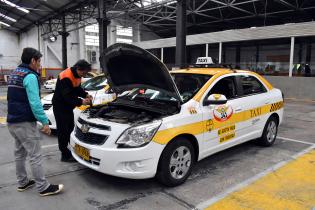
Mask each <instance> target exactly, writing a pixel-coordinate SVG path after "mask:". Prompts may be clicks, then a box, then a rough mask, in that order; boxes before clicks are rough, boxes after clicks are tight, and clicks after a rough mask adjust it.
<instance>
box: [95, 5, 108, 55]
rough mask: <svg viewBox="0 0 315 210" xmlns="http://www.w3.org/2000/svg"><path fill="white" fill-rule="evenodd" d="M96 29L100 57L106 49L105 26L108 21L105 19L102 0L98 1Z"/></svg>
mask: <svg viewBox="0 0 315 210" xmlns="http://www.w3.org/2000/svg"><path fill="white" fill-rule="evenodd" d="M97 9H98V18H97V22H98V28H99V49H100V55H102V54H103V52H104V49H106V48H107V25H108V23H109V21H108V20H107V18H106V12H105V11H106V9H105V4H104V0H98V8H97Z"/></svg>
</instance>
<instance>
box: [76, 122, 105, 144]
mask: <svg viewBox="0 0 315 210" xmlns="http://www.w3.org/2000/svg"><path fill="white" fill-rule="evenodd" d="M75 136H76V137H77V138H78V139H79V140H80V141H82V142H84V143H86V144H94V145H102V144H104V143H105V141H106V140H107V138H108V136H106V135H100V134H95V133H89V132H88V133H83V132H82V131H81V129H79V128H78V126H76V128H75Z"/></svg>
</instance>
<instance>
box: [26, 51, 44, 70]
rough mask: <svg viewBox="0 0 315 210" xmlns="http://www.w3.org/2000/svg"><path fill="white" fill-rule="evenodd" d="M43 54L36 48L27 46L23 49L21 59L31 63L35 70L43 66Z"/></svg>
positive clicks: (28, 63) (30, 65)
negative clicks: (41, 63)
mask: <svg viewBox="0 0 315 210" xmlns="http://www.w3.org/2000/svg"><path fill="white" fill-rule="evenodd" d="M42 56H43V55H42V54H41V53H40V52H39V51H38V50H36V49H34V48H31V47H26V48H24V49H23V52H22V56H21V60H22V62H23V63H25V64H27V65H29V67H30V68H31V69H33V70H35V71H38V70H39V69H40V67H41V65H40V62H41V59H40V58H41V57H42Z"/></svg>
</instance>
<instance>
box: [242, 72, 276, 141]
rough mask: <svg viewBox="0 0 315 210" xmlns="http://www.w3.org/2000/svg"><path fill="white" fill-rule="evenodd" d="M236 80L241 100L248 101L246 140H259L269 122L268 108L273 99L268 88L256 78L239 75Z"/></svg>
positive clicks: (245, 115) (245, 107) (244, 106)
mask: <svg viewBox="0 0 315 210" xmlns="http://www.w3.org/2000/svg"><path fill="white" fill-rule="evenodd" d="M236 80H237V83H238V85H239V86H240V98H243V99H244V100H245V101H246V102H245V103H244V104H243V109H244V117H245V118H244V120H245V121H244V123H245V129H246V130H247V138H246V139H252V138H257V137H259V135H260V132H261V129H262V128H263V126H264V124H265V121H266V120H267V119H265V118H267V115H266V107H269V104H270V103H271V98H269V94H268V91H267V88H266V87H265V86H264V85H263V83H262V82H261V81H260V80H259V79H258V78H256V77H255V76H253V75H246V74H244V75H238V76H237V77H236Z"/></svg>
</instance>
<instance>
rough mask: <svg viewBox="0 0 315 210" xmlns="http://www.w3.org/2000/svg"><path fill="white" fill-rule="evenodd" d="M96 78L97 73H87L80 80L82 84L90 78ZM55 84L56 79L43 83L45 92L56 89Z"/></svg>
mask: <svg viewBox="0 0 315 210" xmlns="http://www.w3.org/2000/svg"><path fill="white" fill-rule="evenodd" d="M96 76H98V74H97V73H94V72H88V73H87V74H86V75H85V77H82V79H81V82H82V83H84V82H87V81H88V80H90V79H91V78H94V77H96ZM56 84H57V79H50V80H47V81H46V82H45V83H44V88H45V89H46V90H51V91H54V90H55V89H56Z"/></svg>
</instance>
